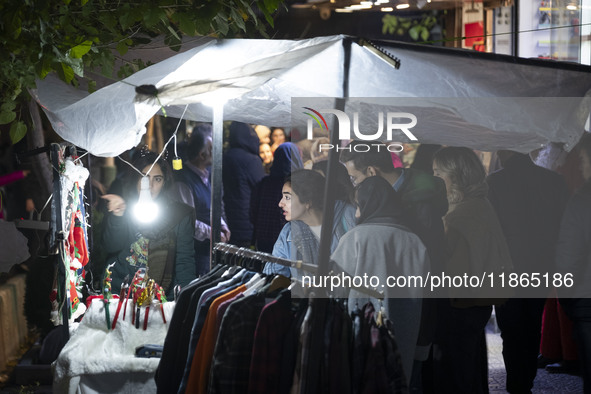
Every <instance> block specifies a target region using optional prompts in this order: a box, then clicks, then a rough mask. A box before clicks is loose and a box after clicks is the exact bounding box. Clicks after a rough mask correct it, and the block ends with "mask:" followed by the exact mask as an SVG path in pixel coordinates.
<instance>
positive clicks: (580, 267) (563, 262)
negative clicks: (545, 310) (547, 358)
mask: <svg viewBox="0 0 591 394" xmlns="http://www.w3.org/2000/svg"><path fill="white" fill-rule="evenodd" d="M578 149H579V156H580V158H581V171H582V173H583V179H585V183H584V184H583V186H581V188H580V189H579V190H578V191H577V192H576V193H575V194H574V195H573V196H572V197H571V198H570V200H569V201H568V203H567V205H566V208H565V210H564V215H563V217H562V222H561V224H560V231H559V235H558V242H557V244H556V272H560V273H562V274H563V275H566V274H570V275H572V277H573V278H574V286H573V288H572V289H571V292H570V293H568V294H566V296H567V297H568V298H567V297H565V289H562V290H561V289H557V291H558V296H559V297H560V304H561V305H562V307H563V308H564V311H565V312H566V314H567V316H568V317H569V318H570V319H571V320H572V321H573V326H574V327H573V328H574V329H573V335H574V338H575V343H576V344H577V350H578V353H579V358H580V362H581V367H582V373H583V389H584V391H585V393H591V291H590V288H589V283H591V248H590V247H589V245H591V135H590V134H588V133H584V134H583V137H582V138H581V140H580V141H579V144H578Z"/></svg>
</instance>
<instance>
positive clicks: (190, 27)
mask: <svg viewBox="0 0 591 394" xmlns="http://www.w3.org/2000/svg"><path fill="white" fill-rule="evenodd" d="M177 19H178V21H179V29H180V30H181V32H183V33H184V34H187V35H189V36H194V35H195V22H194V21H193V18H191V16H190V15H187V14H178V15H177Z"/></svg>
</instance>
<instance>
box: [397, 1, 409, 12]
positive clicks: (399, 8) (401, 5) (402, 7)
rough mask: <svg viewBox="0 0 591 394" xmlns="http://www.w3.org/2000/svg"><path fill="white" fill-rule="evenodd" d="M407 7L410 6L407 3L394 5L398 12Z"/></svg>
mask: <svg viewBox="0 0 591 394" xmlns="http://www.w3.org/2000/svg"><path fill="white" fill-rule="evenodd" d="M408 7H410V4H408V3H400V4H397V5H396V9H398V10H403V9H405V8H408Z"/></svg>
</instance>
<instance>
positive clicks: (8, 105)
mask: <svg viewBox="0 0 591 394" xmlns="http://www.w3.org/2000/svg"><path fill="white" fill-rule="evenodd" d="M15 108H16V103H15V102H14V101H5V102H4V103H2V106H0V111H2V112H4V111H12V110H13V109H15ZM11 122H12V121H11Z"/></svg>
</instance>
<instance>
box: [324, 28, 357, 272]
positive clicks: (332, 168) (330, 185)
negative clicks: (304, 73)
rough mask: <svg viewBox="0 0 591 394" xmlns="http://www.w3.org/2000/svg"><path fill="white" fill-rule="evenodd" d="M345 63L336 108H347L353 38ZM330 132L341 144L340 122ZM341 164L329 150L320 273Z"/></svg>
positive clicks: (332, 140)
mask: <svg viewBox="0 0 591 394" xmlns="http://www.w3.org/2000/svg"><path fill="white" fill-rule="evenodd" d="M343 50H344V58H345V61H344V64H343V98H340V99H337V100H336V103H335V105H336V109H338V110H341V111H344V110H345V100H346V99H345V98H346V97H348V96H349V68H350V65H351V39H350V38H348V39H344V40H343ZM333 124H334V125H336V127H334V126H333V127H332V130H331V133H330V143H331V144H332V146H339V145H340V141H339V122H334V123H333ZM338 165H339V155H338V153H337V152H335V151H334V149H331V150H329V152H328V168H327V170H326V181H325V183H324V211H323V212H322V229H321V230H320V250H319V251H318V275H319V276H324V275H328V272H329V266H330V246H331V243H332V228H333V222H334V203H335V200H336V197H337V196H336V193H335V190H336V187H335V186H336V184H337V181H336V176H335V175H333V174H335V173H336V171H337V166H338Z"/></svg>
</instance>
